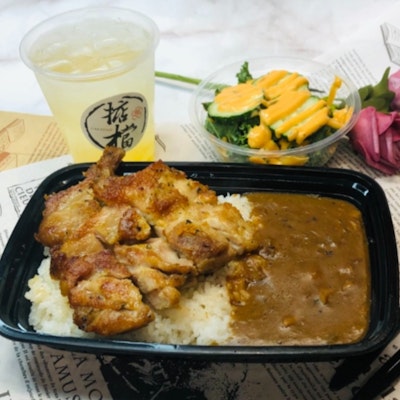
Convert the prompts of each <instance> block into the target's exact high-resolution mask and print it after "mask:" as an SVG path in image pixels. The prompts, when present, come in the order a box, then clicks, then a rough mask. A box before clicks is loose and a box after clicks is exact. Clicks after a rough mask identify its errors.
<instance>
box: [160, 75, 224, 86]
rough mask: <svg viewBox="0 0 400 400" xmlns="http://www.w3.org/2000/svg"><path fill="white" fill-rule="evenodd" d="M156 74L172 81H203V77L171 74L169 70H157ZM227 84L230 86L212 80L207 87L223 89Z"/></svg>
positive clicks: (195, 83) (190, 82)
mask: <svg viewBox="0 0 400 400" xmlns="http://www.w3.org/2000/svg"><path fill="white" fill-rule="evenodd" d="M154 74H155V76H156V78H163V79H169V80H172V81H178V82H183V83H189V84H192V85H199V84H200V83H201V82H202V80H201V79H197V78H191V77H189V76H184V75H178V74H171V73H169V72H163V71H155V73H154ZM226 86H228V85H224V84H221V83H213V82H210V83H208V84H207V85H206V86H205V87H206V88H207V89H209V90H221V89H223V88H224V87H226Z"/></svg>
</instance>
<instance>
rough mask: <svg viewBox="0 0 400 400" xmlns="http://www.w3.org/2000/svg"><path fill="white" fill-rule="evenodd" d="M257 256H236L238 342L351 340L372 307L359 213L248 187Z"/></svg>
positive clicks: (233, 296)
mask: <svg viewBox="0 0 400 400" xmlns="http://www.w3.org/2000/svg"><path fill="white" fill-rule="evenodd" d="M247 197H248V199H249V200H250V201H251V203H252V204H253V209H254V211H253V213H254V215H255V216H256V217H257V218H259V219H260V221H261V224H260V228H259V234H258V239H257V240H260V244H261V246H262V250H261V251H260V252H259V254H253V255H249V256H246V257H245V258H244V259H243V260H239V261H235V262H232V263H231V264H230V266H229V273H228V278H227V279H228V290H229V295H230V300H231V303H232V305H233V323H232V329H233V331H234V333H235V336H236V337H240V338H242V339H240V340H239V344H244V345H245V344H251V345H277V344H282V345H320V344H321V345H322V344H343V343H353V342H356V341H358V340H360V339H361V338H362V337H363V336H364V335H365V333H366V331H367V328H368V322H369V310H370V272H369V257H368V247H367V239H366V234H365V229H364V226H363V221H362V215H361V213H360V211H359V210H358V209H357V208H356V207H355V206H354V205H353V204H351V203H349V202H346V201H344V200H338V199H334V198H328V197H318V196H312V195H302V194H288V193H250V194H248V195H247Z"/></svg>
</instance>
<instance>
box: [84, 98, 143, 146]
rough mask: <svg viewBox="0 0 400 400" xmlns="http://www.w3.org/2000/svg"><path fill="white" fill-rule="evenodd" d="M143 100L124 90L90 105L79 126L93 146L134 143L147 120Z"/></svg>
mask: <svg viewBox="0 0 400 400" xmlns="http://www.w3.org/2000/svg"><path fill="white" fill-rule="evenodd" d="M147 112H148V108H147V101H146V99H145V98H144V97H143V96H142V95H141V94H140V93H124V94H120V95H116V96H112V97H109V98H106V99H103V100H100V101H98V102H97V103H95V104H93V105H91V106H90V107H89V108H87V109H86V111H85V112H84V113H83V115H82V118H81V126H82V130H83V132H84V134H85V135H86V137H87V138H88V139H89V141H90V142H91V143H93V144H94V145H95V146H97V147H99V148H101V149H104V148H105V147H106V146H116V147H121V148H123V149H124V150H129V149H132V148H133V147H135V146H136V145H137V144H138V143H139V141H140V139H141V138H142V136H143V133H144V130H145V128H146V124H147Z"/></svg>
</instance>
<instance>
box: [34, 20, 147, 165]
mask: <svg viewBox="0 0 400 400" xmlns="http://www.w3.org/2000/svg"><path fill="white" fill-rule="evenodd" d="M86 28H87V29H86ZM86 28H80V29H79V30H78V32H75V34H74V32H73V30H71V29H70V28H60V29H58V30H57V31H56V34H55V35H53V38H54V37H55V38H57V41H56V42H53V43H51V44H49V45H47V47H46V43H43V44H42V45H41V43H40V41H38V42H37V43H36V45H35V47H34V48H33V49H32V50H33V51H34V52H32V53H31V55H30V57H31V60H32V61H33V63H35V64H36V65H37V66H39V68H40V69H41V71H42V72H40V71H39V72H38V71H36V77H37V80H38V82H39V85H40V87H41V89H42V91H43V93H44V95H45V97H46V99H47V102H48V104H49V107H50V109H51V111H52V112H53V114H54V116H55V118H56V120H57V122H58V124H59V126H60V128H61V130H62V131H63V132H64V134H65V138H66V140H67V143H68V146H69V149H70V152H71V154H72V156H73V158H74V161H76V162H91V161H96V160H98V158H99V156H100V154H101V153H102V151H103V148H104V147H105V145H107V144H113V145H118V146H120V147H124V148H125V150H126V152H127V153H126V156H125V158H124V160H127V161H129V160H130V161H132V160H135V161H152V160H154V156H155V155H154V152H155V149H154V147H155V133H154V118H153V107H154V51H153V49H152V43H151V41H152V38H151V37H150V36H149V35H147V34H146V32H144V31H143V32H140V34H139V35H138V34H137V32H136V31H135V32H131V31H130V30H129V29H128V28H127V27H124V28H123V29H122V28H121V26H120V24H119V25H116V26H115V27H114V26H113V23H111V24H110V23H109V22H107V24H106V25H105V24H104V23H102V22H101V21H99V22H98V21H96V22H95V21H93V22H91V24H90V26H88V27H86ZM99 28H100V29H99ZM102 29H103V30H104V32H102V33H97V32H98V31H100V32H101V31H102ZM92 32H96V34H93V33H92ZM46 40H47V41H48V39H46ZM43 48H44V50H43ZM35 49H38V50H35ZM43 72H44V73H43ZM121 95H127V98H129V99H130V100H129V101H133V102H134V103H133V105H132V106H131V107H130V108H129V107H125V109H124V107H122V106H121V105H123V101H122V100H121V99H120V97H121ZM113 96H117V97H116V99H113ZM132 99H133V100H132ZM137 99H139V100H140V102H138V101H139V100H137ZM112 101H113V102H112ZM127 103H128V102H127ZM96 104H100V106H101V107H98V108H97V111H96V113H97V114H93V113H92V110H93V107H94V105H96ZM91 113H92V114H91ZM85 115H87V118H88V119H85V117H84V116H85ZM132 115H133V116H134V117H135V118H136V117H137V119H136V120H135V122H134V123H132V124H130V125H129V126H128V123H127V122H125V121H127V120H129V119H131V117H132ZM89 118H92V119H91V120H89ZM93 118H96V121H100V127H99V126H95V127H94V128H91V129H92V131H93V132H94V133H95V134H96V135H99V134H100V135H101V131H104V134H103V136H102V137H99V139H98V142H97V143H93V141H92V140H90V137H89V136H90V134H88V133H87V132H86V131H85V126H86V125H88V124H89V125H90V124H91V125H93V122H92V121H93ZM111 118H114V120H113V122H112V123H111ZM107 119H109V120H110V123H109V125H108V126H107V125H106V124H105V123H104V121H105V120H107ZM117 119H118V121H117V122H116V120H117ZM87 121H89V123H87ZM96 123H97V122H96ZM102 123H103V125H101V124H102ZM124 124H125V125H124ZM117 130H119V131H121V132H122V131H124V132H125V136H126V137H127V138H128V139H129V140H125V141H124V145H121V143H122V142H121V141H122V140H123V139H122V137H123V136H122V134H121V133H120V132H119V134H118V135H115V134H114V133H115V131H117ZM129 131H131V137H129V134H128V133H129ZM134 131H135V132H134ZM127 132H128V133H127ZM133 132H134V133H133ZM133 136H135V139H134V141H135V143H134V146H133V148H130V147H129V145H130V144H131V142H132V141H133ZM112 137H115V140H114V139H113V138H112ZM129 141H130V142H129ZM136 141H137V143H136ZM98 144H99V145H98ZM125 144H126V146H125Z"/></svg>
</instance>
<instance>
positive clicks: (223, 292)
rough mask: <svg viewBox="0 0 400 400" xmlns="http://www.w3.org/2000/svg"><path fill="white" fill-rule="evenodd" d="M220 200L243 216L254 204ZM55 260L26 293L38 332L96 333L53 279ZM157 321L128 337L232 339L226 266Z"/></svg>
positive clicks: (184, 292) (185, 293)
mask: <svg viewBox="0 0 400 400" xmlns="http://www.w3.org/2000/svg"><path fill="white" fill-rule="evenodd" d="M218 200H219V201H220V202H230V203H232V204H234V205H235V206H236V207H237V208H238V209H239V210H240V212H241V213H242V215H243V218H245V219H248V218H250V213H251V206H250V204H249V202H248V200H247V198H246V197H242V196H240V195H236V194H233V195H227V196H219V197H218ZM49 269H50V259H49V258H45V259H44V260H43V261H42V263H41V265H40V267H39V269H38V273H37V275H35V276H34V277H33V278H32V279H30V281H29V289H30V290H29V291H28V292H27V293H26V294H25V297H26V298H27V299H28V300H30V301H31V302H32V306H31V312H30V315H29V323H30V324H31V325H32V326H33V328H34V329H35V330H36V331H37V332H41V333H48V334H53V335H58V336H73V337H93V336H94V335H93V334H89V333H86V332H84V331H82V330H80V329H79V328H78V327H77V326H76V325H75V324H74V323H73V310H72V309H71V307H70V306H69V303H68V299H67V298H66V297H65V296H63V295H62V294H61V292H60V288H59V283H58V281H56V280H53V279H52V278H51V277H50V270H49ZM155 314H156V315H155V320H154V321H153V322H151V323H150V324H149V325H147V326H146V327H143V328H140V329H137V330H135V331H133V332H130V333H128V334H124V335H120V337H121V338H123V339H128V340H135V341H147V342H157V343H170V344H197V345H215V344H226V343H229V342H230V341H231V339H232V333H231V329H230V315H231V304H230V302H229V294H228V291H227V289H226V285H225V269H221V270H220V271H218V272H217V273H215V274H213V275H212V276H207V277H203V278H201V279H200V281H199V282H198V283H197V284H196V285H195V286H194V287H189V288H186V289H184V290H182V292H181V300H180V303H179V306H178V307H175V308H171V309H168V310H163V311H158V312H157V313H155Z"/></svg>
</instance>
